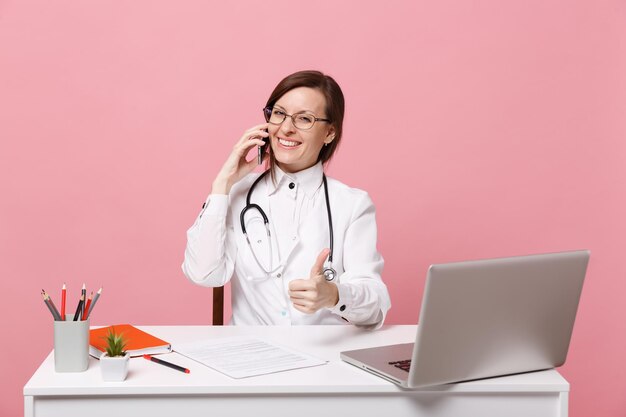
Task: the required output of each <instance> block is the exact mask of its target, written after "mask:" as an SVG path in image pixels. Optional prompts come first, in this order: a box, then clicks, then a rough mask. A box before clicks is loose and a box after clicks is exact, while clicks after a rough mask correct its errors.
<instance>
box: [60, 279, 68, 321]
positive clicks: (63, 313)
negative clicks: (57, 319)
mask: <svg viewBox="0 0 626 417" xmlns="http://www.w3.org/2000/svg"><path fill="white" fill-rule="evenodd" d="M66 296H67V288H66V287H65V282H64V283H63V288H62V289H61V320H65V298H66Z"/></svg>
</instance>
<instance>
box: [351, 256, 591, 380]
mask: <svg viewBox="0 0 626 417" xmlns="http://www.w3.org/2000/svg"><path fill="white" fill-rule="evenodd" d="M588 262H589V251H574V252H562V253H552V254H543V255H531V256H519V257H512V258H500V259H490V260H480V261H468V262H456V263H448V264H440V265H431V266H430V268H429V269H428V276H427V280H426V290H425V292H424V297H423V302H422V309H421V313H420V320H419V326H417V336H416V339H415V343H406V344H400V345H391V346H381V347H374V348H369V349H360V350H352V351H346V352H341V359H343V360H344V361H346V362H348V363H350V364H352V365H355V366H357V367H359V368H363V369H365V370H367V371H369V372H371V373H373V374H375V375H378V376H380V377H382V378H385V379H387V380H389V381H391V382H394V383H396V384H398V385H400V386H402V387H404V388H419V387H424V386H429V385H438V384H444V383H450V382H460V381H468V380H474V379H480V378H487V377H494V376H501V375H509V374H516V373H521V372H528V371H537V370H541V369H549V368H554V367H557V366H560V365H562V364H563V363H564V362H565V358H566V356H567V350H568V347H569V343H570V337H571V334H572V329H573V327H574V319H575V317H576V310H577V308H578V300H579V298H580V293H581V290H582V286H583V280H584V278H585V272H586V270H587V263H588Z"/></svg>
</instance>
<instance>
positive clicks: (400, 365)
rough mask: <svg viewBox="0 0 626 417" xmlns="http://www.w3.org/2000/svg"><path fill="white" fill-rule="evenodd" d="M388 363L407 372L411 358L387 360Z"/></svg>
mask: <svg viewBox="0 0 626 417" xmlns="http://www.w3.org/2000/svg"><path fill="white" fill-rule="evenodd" d="M389 365H393V366H395V367H396V368H400V369H402V370H403V371H407V372H409V369H410V368H411V359H406V360H403V361H395V362H389Z"/></svg>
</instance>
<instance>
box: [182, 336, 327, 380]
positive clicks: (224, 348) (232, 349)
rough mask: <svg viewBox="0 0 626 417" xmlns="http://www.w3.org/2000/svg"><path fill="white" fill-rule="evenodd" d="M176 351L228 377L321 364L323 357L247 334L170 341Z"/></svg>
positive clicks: (262, 373)
mask: <svg viewBox="0 0 626 417" xmlns="http://www.w3.org/2000/svg"><path fill="white" fill-rule="evenodd" d="M173 348H174V350H175V351H176V352H178V353H180V354H181V355H183V356H186V357H188V358H189V359H193V360H194V361H196V362H200V363H202V364H203V365H206V366H208V367H209V368H212V369H215V370H216V371H218V372H221V373H223V374H224V375H228V376H230V377H232V378H247V377H250V376H256V375H264V374H271V373H274V372H282V371H288V370H290V369H298V368H307V367H310V366H318V365H324V364H325V363H326V362H327V361H323V360H320V359H317V358H314V357H313V356H309V355H307V354H304V353H300V352H297V351H295V350H292V349H289V348H285V347H282V346H277V345H274V344H272V343H268V342H265V341H263V340H259V339H254V338H249V337H229V338H219V339H208V340H202V341H198V342H193V343H184V344H174V345H173Z"/></svg>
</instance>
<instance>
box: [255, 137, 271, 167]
mask: <svg viewBox="0 0 626 417" xmlns="http://www.w3.org/2000/svg"><path fill="white" fill-rule="evenodd" d="M266 132H267V131H266ZM263 142H265V145H263V146H259V147H258V155H257V164H258V165H261V164H262V163H263V157H264V156H265V152H266V149H267V145H268V144H269V143H270V138H263Z"/></svg>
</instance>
